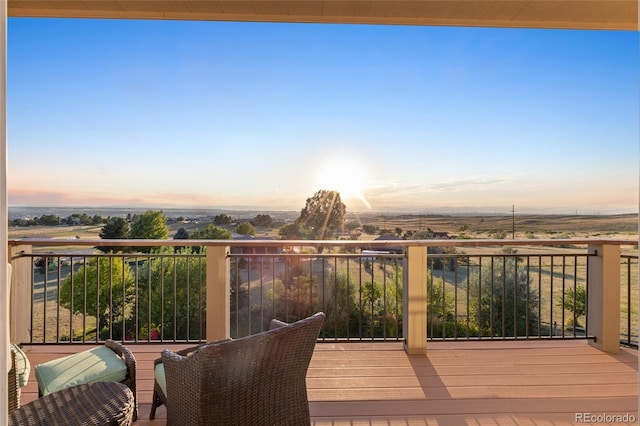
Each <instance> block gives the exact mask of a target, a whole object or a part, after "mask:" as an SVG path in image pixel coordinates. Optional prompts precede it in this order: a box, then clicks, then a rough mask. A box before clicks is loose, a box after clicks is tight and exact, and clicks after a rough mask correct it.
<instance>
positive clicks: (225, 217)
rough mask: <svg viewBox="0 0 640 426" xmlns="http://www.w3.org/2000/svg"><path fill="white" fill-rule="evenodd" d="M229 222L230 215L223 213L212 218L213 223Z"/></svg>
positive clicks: (224, 223) (226, 223)
mask: <svg viewBox="0 0 640 426" xmlns="http://www.w3.org/2000/svg"><path fill="white" fill-rule="evenodd" d="M231 222H232V219H231V216H229V215H228V214H224V213H222V214H219V215H216V216H214V218H213V224H214V225H229V224H230V223H231Z"/></svg>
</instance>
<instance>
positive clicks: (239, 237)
mask: <svg viewBox="0 0 640 426" xmlns="http://www.w3.org/2000/svg"><path fill="white" fill-rule="evenodd" d="M231 238H232V240H233V241H246V240H253V241H265V240H268V241H273V238H271V237H258V238H256V237H253V236H251V235H243V234H236V233H233V234H232V236H231ZM281 253H283V250H282V247H265V246H239V247H238V246H235V247H231V254H281Z"/></svg>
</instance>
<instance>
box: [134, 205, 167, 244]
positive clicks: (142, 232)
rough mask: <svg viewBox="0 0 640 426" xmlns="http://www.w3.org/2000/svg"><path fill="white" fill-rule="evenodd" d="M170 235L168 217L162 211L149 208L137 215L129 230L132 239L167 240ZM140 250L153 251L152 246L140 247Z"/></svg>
mask: <svg viewBox="0 0 640 426" xmlns="http://www.w3.org/2000/svg"><path fill="white" fill-rule="evenodd" d="M168 237H169V229H168V228H167V217H166V216H165V214H164V212H162V211H154V210H147V211H146V212H144V213H142V214H141V215H139V216H136V218H135V220H134V221H133V224H132V225H131V230H130V231H129V238H131V239H142V240H165V239H167V238H168ZM138 250H139V251H141V252H143V253H149V252H150V251H152V247H138Z"/></svg>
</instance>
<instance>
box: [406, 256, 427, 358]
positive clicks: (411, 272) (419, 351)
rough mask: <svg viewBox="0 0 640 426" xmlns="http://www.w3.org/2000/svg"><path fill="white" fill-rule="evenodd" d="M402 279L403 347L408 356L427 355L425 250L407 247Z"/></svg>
mask: <svg viewBox="0 0 640 426" xmlns="http://www.w3.org/2000/svg"><path fill="white" fill-rule="evenodd" d="M406 263H407V265H406V267H405V277H404V286H405V288H404V301H403V304H404V309H403V312H404V318H403V329H404V339H405V342H404V346H405V351H406V352H407V353H408V354H409V355H426V354H427V248H426V247H407V262H406Z"/></svg>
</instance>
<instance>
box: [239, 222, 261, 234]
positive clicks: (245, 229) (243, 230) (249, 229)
mask: <svg viewBox="0 0 640 426" xmlns="http://www.w3.org/2000/svg"><path fill="white" fill-rule="evenodd" d="M235 231H236V233H237V234H241V235H256V229H255V228H254V227H253V225H252V224H250V223H249V222H242V223H239V224H238V225H237V226H236V229H235Z"/></svg>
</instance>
